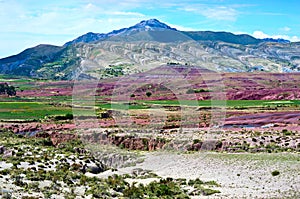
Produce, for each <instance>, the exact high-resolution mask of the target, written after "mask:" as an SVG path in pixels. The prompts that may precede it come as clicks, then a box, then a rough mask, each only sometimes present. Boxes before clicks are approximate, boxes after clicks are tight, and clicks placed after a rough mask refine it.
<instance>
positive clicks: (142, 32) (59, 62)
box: [0, 19, 300, 79]
mask: <svg viewBox="0 0 300 199" xmlns="http://www.w3.org/2000/svg"><path fill="white" fill-rule="evenodd" d="M167 63H168V64H184V65H193V66H197V67H203V68H207V69H209V70H215V71H220V72H253V71H268V72H298V71H300V43H299V42H290V41H288V40H284V39H271V38H266V39H257V38H254V37H252V36H250V35H247V34H240V35H236V34H233V33H230V32H213V31H180V30H177V29H175V28H172V27H170V26H168V25H167V24H164V23H162V22H160V21H158V20H157V19H150V20H145V21H141V22H140V23H138V24H136V25H134V26H131V27H129V28H123V29H120V30H114V31H112V32H109V33H107V34H104V33H92V32H89V33H87V34H84V35H82V36H80V37H78V38H76V39H74V40H72V41H69V42H67V43H65V44H64V45H63V46H53V45H45V44H41V45H38V46H36V47H33V48H29V49H26V50H24V51H23V52H21V53H19V54H17V55H13V56H10V57H6V58H3V59H0V73H2V74H8V75H18V76H26V77H31V78H42V79H73V78H75V77H76V78H77V77H78V76H80V77H82V78H110V77H116V76H122V75H128V74H133V73H139V72H145V71H147V70H151V69H154V68H156V67H158V66H160V65H164V64H167Z"/></svg>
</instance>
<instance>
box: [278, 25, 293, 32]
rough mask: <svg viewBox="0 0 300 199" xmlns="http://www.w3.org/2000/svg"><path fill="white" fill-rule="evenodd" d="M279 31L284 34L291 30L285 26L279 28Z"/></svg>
mask: <svg viewBox="0 0 300 199" xmlns="http://www.w3.org/2000/svg"><path fill="white" fill-rule="evenodd" d="M280 30H282V31H285V32H289V31H290V30H291V28H290V27H287V26H285V27H283V28H280Z"/></svg>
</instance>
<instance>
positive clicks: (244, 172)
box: [104, 152, 300, 198]
mask: <svg viewBox="0 0 300 199" xmlns="http://www.w3.org/2000/svg"><path fill="white" fill-rule="evenodd" d="M133 168H142V169H146V170H152V171H153V172H154V173H156V174H157V175H159V176H162V177H172V178H187V179H195V178H200V179H201V180H203V181H210V180H214V181H216V182H217V183H219V184H220V185H221V187H213V189H218V190H219V191H221V193H220V194H214V195H212V196H201V197H194V198H300V154H288V153H286V154H285V153H281V154H266V153H259V154H221V153H213V152H198V153H193V154H183V153H176V152H152V153H146V158H145V161H144V162H143V163H141V164H138V165H136V166H135V167H128V168H121V169H119V171H118V173H129V172H130V171H131V170H132V169H133ZM274 170H278V171H280V175H278V176H272V175H271V172H272V171H274ZM238 174H239V176H238ZM104 175H105V174H104Z"/></svg>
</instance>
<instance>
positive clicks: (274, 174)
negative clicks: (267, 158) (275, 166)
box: [271, 170, 280, 176]
mask: <svg viewBox="0 0 300 199" xmlns="http://www.w3.org/2000/svg"><path fill="white" fill-rule="evenodd" d="M271 174H272V176H278V175H279V174H280V172H279V171H278V170H275V171H272V173H271Z"/></svg>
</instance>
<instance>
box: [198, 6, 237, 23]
mask: <svg viewBox="0 0 300 199" xmlns="http://www.w3.org/2000/svg"><path fill="white" fill-rule="evenodd" d="M200 13H201V14H202V15H204V16H205V17H206V18H208V19H214V20H219V21H235V20H236V18H237V15H238V12H237V11H236V10H235V9H233V8H229V7H224V6H219V7H215V8H207V9H203V10H201V11H200Z"/></svg>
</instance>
